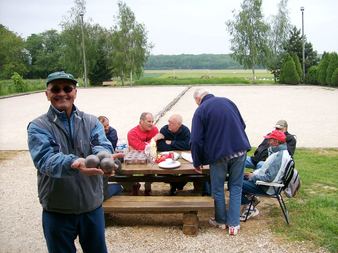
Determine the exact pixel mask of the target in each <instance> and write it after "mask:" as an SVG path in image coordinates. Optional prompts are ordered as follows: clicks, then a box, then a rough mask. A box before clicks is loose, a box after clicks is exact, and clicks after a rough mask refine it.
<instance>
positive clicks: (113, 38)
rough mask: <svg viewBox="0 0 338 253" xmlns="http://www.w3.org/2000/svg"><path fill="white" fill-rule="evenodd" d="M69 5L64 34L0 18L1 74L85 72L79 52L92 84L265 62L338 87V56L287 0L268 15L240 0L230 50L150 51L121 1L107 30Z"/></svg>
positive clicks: (283, 76) (281, 76)
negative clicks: (315, 42)
mask: <svg viewBox="0 0 338 253" xmlns="http://www.w3.org/2000/svg"><path fill="white" fill-rule="evenodd" d="M74 3H75V6H74V7H73V8H72V9H71V10H70V12H69V16H68V17H66V18H65V19H64V21H63V22H62V23H61V27H62V31H61V32H58V31H56V30H48V31H45V32H42V33H39V34H32V35H30V36H29V37H28V38H27V39H26V40H24V39H22V38H21V37H20V36H18V35H17V34H16V33H14V32H12V31H9V30H8V29H7V28H6V27H5V26H3V25H1V24H0V79H9V78H11V77H12V76H13V74H14V73H17V75H15V79H16V80H18V75H19V76H22V77H24V78H31V79H33V78H45V77H46V76H47V75H48V74H49V73H50V72H53V71H57V70H65V71H67V72H71V73H73V74H74V75H75V76H77V77H83V76H84V68H83V59H84V57H83V56H84V54H83V51H84V52H85V55H86V66H87V69H88V78H89V80H90V83H91V85H98V84H101V83H102V81H104V80H110V79H112V78H119V79H120V80H121V82H122V85H123V84H124V82H125V81H126V80H128V81H130V83H132V81H133V80H134V79H139V78H140V77H141V76H142V74H143V71H144V69H231V68H244V69H251V70H252V80H253V82H255V69H257V68H267V69H268V70H270V71H271V73H272V74H273V75H274V78H275V82H280V83H287V84H298V83H303V82H306V83H310V84H324V85H336V86H337V85H338V84H337V81H336V80H337V73H338V70H337V67H338V63H337V54H336V53H335V52H332V53H329V52H327V53H324V54H323V56H322V58H320V57H319V56H318V54H317V52H316V51H315V50H314V49H313V46H312V44H311V43H310V42H308V41H307V38H306V36H302V35H301V32H300V30H299V29H297V28H296V27H295V26H293V25H292V24H291V23H290V19H289V17H288V8H287V3H288V0H280V1H279V3H278V11H277V14H276V15H274V16H272V17H270V18H269V20H265V19H264V16H263V14H262V10H261V9H262V0H242V3H241V9H240V10H239V11H235V10H234V11H233V17H232V19H229V20H227V21H226V29H227V31H228V33H229V35H230V41H231V52H232V53H231V54H230V55H225V54H220V55H213V54H201V55H191V54H183V55H150V53H151V49H152V47H153V46H152V43H151V42H149V40H148V35H147V31H146V28H145V26H144V25H143V24H140V23H138V22H137V21H136V17H135V15H134V13H133V12H132V10H131V9H130V8H129V7H128V6H127V5H126V4H125V3H123V2H122V1H119V2H118V14H117V16H116V22H115V24H114V25H113V27H111V28H110V29H106V28H103V27H101V26H100V25H98V24H93V23H92V22H83V23H82V19H81V18H80V17H81V14H82V15H83V13H85V10H86V7H85V0H74ZM81 28H83V35H84V36H83V39H84V43H83V44H82V29H81ZM303 43H304V48H305V61H304V63H303V57H302V54H303V52H302V48H303ZM84 48H85V50H83V49H84ZM303 65H304V66H305V73H303V68H302V66H303Z"/></svg>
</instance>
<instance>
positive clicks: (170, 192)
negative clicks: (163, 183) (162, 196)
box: [169, 187, 177, 196]
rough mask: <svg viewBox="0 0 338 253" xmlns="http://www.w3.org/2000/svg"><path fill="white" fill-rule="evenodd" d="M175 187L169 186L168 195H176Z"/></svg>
mask: <svg viewBox="0 0 338 253" xmlns="http://www.w3.org/2000/svg"><path fill="white" fill-rule="evenodd" d="M176 193H177V192H176V187H171V188H170V191H169V195H170V196H176Z"/></svg>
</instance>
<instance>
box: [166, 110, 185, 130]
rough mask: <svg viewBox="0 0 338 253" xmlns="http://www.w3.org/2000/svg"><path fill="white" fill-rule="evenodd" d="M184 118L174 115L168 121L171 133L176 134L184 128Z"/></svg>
mask: <svg viewBox="0 0 338 253" xmlns="http://www.w3.org/2000/svg"><path fill="white" fill-rule="evenodd" d="M182 122H183V118H182V116H181V115H179V114H173V115H171V116H170V118H169V120H168V129H169V131H170V132H173V133H176V132H177V131H178V130H179V129H180V127H181V126H182Z"/></svg>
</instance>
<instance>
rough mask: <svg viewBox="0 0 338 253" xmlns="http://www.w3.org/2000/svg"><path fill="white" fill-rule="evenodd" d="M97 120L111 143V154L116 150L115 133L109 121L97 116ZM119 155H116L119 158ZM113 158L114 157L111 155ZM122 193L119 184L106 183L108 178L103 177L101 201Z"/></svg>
mask: <svg viewBox="0 0 338 253" xmlns="http://www.w3.org/2000/svg"><path fill="white" fill-rule="evenodd" d="M98 120H99V121H100V122H101V124H102V125H103V128H104V132H105V134H106V137H107V139H108V140H109V141H110V142H111V144H112V146H113V153H114V150H115V148H116V143H117V132H116V130H115V129H114V128H112V127H111V126H109V120H108V118H107V117H105V116H99V117H98ZM119 155H120V154H116V155H115V156H116V158H118V157H117V156H119ZM113 156H114V155H113ZM122 191H123V187H122V185H120V184H117V183H113V184H109V183H108V177H106V176H103V200H106V199H109V198H110V197H111V196H114V195H118V194H120V193H121V192H122Z"/></svg>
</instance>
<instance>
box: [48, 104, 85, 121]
mask: <svg viewBox="0 0 338 253" xmlns="http://www.w3.org/2000/svg"><path fill="white" fill-rule="evenodd" d="M78 114H79V111H78V109H77V108H76V106H75V105H73V108H72V113H71V115H70V118H72V117H73V115H74V116H79V115H78ZM47 116H48V117H49V118H50V119H51V120H52V121H56V120H57V119H60V120H61V121H65V120H67V114H66V112H64V111H62V112H60V111H59V110H58V109H56V108H55V107H54V106H53V105H50V106H49V110H48V112H47Z"/></svg>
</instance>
